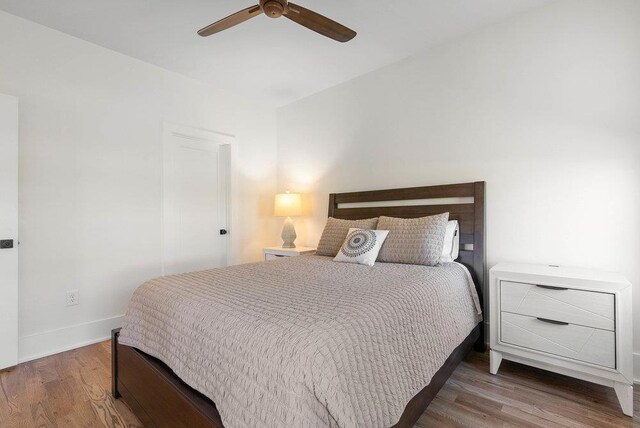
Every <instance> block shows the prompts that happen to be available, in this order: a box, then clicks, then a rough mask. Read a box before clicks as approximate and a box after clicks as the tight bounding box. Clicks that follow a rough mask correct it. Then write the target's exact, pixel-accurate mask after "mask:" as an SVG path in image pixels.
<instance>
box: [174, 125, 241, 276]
mask: <svg viewBox="0 0 640 428" xmlns="http://www.w3.org/2000/svg"><path fill="white" fill-rule="evenodd" d="M233 141H234V138H233V137H231V136H229V135H225V134H220V133H217V132H213V131H207V130H203V129H198V128H191V127H187V126H181V125H174V124H169V123H165V124H163V182H162V188H163V190H162V193H163V239H162V240H163V242H162V247H163V266H162V270H163V275H171V274H177V273H184V272H193V271H198V270H205V269H212V268H217V267H223V266H227V265H228V264H229V235H230V233H231V231H230V230H229V227H228V224H229V218H230V215H229V208H230V200H229V198H230V179H229V177H230V161H231V145H232V143H233Z"/></svg>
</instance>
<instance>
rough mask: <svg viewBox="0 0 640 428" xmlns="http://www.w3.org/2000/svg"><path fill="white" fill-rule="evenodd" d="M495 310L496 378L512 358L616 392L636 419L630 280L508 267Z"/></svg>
mask: <svg viewBox="0 0 640 428" xmlns="http://www.w3.org/2000/svg"><path fill="white" fill-rule="evenodd" d="M489 308H490V310H491V319H490V323H491V351H490V357H491V363H490V366H491V367H490V371H491V373H493V374H496V373H497V372H498V368H499V367H500V362H501V361H502V359H503V358H504V359H507V360H511V361H516V362H519V363H522V364H527V365H530V366H534V367H538V368H541V369H545V370H549V371H552V372H556V373H561V374H564V375H567V376H572V377H576V378H579V379H583V380H587V381H590V382H595V383H598V384H601V385H606V386H610V387H613V388H615V391H616V394H617V396H618V400H619V401H620V406H621V407H622V411H623V412H624V414H625V415H628V416H633V350H632V314H631V284H630V283H629V281H627V279H626V278H624V277H623V276H622V275H620V274H617V273H612V272H603V271H597V270H591V269H579V268H568V267H555V266H542V265H527V264H511V263H500V264H498V265H496V266H494V267H493V268H492V269H491V271H490V292H489Z"/></svg>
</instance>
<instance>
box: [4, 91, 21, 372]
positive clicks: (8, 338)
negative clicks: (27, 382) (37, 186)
mask: <svg viewBox="0 0 640 428" xmlns="http://www.w3.org/2000/svg"><path fill="white" fill-rule="evenodd" d="M17 363H18V99H17V98H15V97H10V96H7V95H1V94H0V369H4V368H7V367H12V366H15V365H16V364H17Z"/></svg>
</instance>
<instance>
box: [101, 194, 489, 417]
mask: <svg viewBox="0 0 640 428" xmlns="http://www.w3.org/2000/svg"><path fill="white" fill-rule="evenodd" d="M428 199H430V200H431V201H430V202H426V201H424V200H428ZM393 201H396V202H395V203H394V202H393ZM407 201H409V202H407ZM433 202H435V203H433ZM442 212H449V213H450V218H451V219H455V220H458V222H459V224H460V243H461V251H460V257H459V258H458V260H457V262H459V263H447V264H445V265H442V266H437V267H427V266H416V265H397V264H394V263H377V264H376V265H374V266H373V267H365V266H361V265H349V264H341V263H335V262H332V261H331V258H328V257H322V256H301V257H295V258H289V259H284V260H277V261H272V262H267V263H255V264H246V265H240V266H235V267H231V268H224V269H217V270H211V271H203V272H194V273H190V274H185V275H177V276H170V277H163V278H158V279H156V280H152V281H150V282H148V283H146V284H144V285H142V286H141V287H140V288H139V289H138V290H137V291H136V293H135V294H134V297H133V298H132V302H131V304H130V307H129V311H128V314H127V317H126V318H125V326H124V329H125V330H124V331H123V332H122V336H120V334H121V332H120V331H118V330H115V331H114V332H113V394H114V396H115V397H122V398H123V399H124V400H125V401H126V402H127V404H128V405H129V406H130V407H131V408H132V410H133V411H134V412H135V413H136V415H137V416H138V417H139V418H140V419H141V421H142V422H143V423H144V424H145V425H146V426H220V427H222V426H224V425H223V421H225V423H226V424H227V425H228V426H398V427H405V426H407V427H408V426H412V425H413V424H414V423H415V422H416V420H417V419H418V418H419V416H420V415H421V414H422V412H423V411H424V409H425V408H426V407H427V405H428V404H429V402H430V401H431V400H432V399H433V397H434V396H435V395H436V393H437V391H438V390H439V389H440V387H441V386H442V384H443V383H444V382H445V381H446V379H447V378H448V377H449V375H450V374H451V372H452V371H453V370H454V369H455V367H456V365H457V364H458V363H459V362H460V361H461V360H462V359H463V358H464V356H465V355H466V354H467V353H468V352H469V351H470V350H471V348H472V347H473V346H474V345H475V346H476V348H477V349H480V350H482V349H484V338H483V329H482V328H481V326H482V323H481V322H480V320H481V317H480V312H481V304H480V302H481V301H482V295H483V293H482V288H483V285H484V276H485V261H484V183H483V182H476V183H465V184H456V185H443V186H427V187H417V188H405V189H392V190H378V191H367V192H353V193H338V194H331V195H330V197H329V215H330V216H331V217H334V218H342V219H360V218H369V217H374V216H379V215H386V216H394V217H421V216H425V215H431V214H438V213H442ZM469 275H470V277H469ZM476 297H478V299H476ZM408 302H409V303H408ZM214 403H215V404H214ZM216 404H217V405H218V407H216Z"/></svg>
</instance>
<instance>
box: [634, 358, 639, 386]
mask: <svg viewBox="0 0 640 428" xmlns="http://www.w3.org/2000/svg"><path fill="white" fill-rule="evenodd" d="M633 383H635V384H638V385H640V352H634V353H633Z"/></svg>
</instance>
